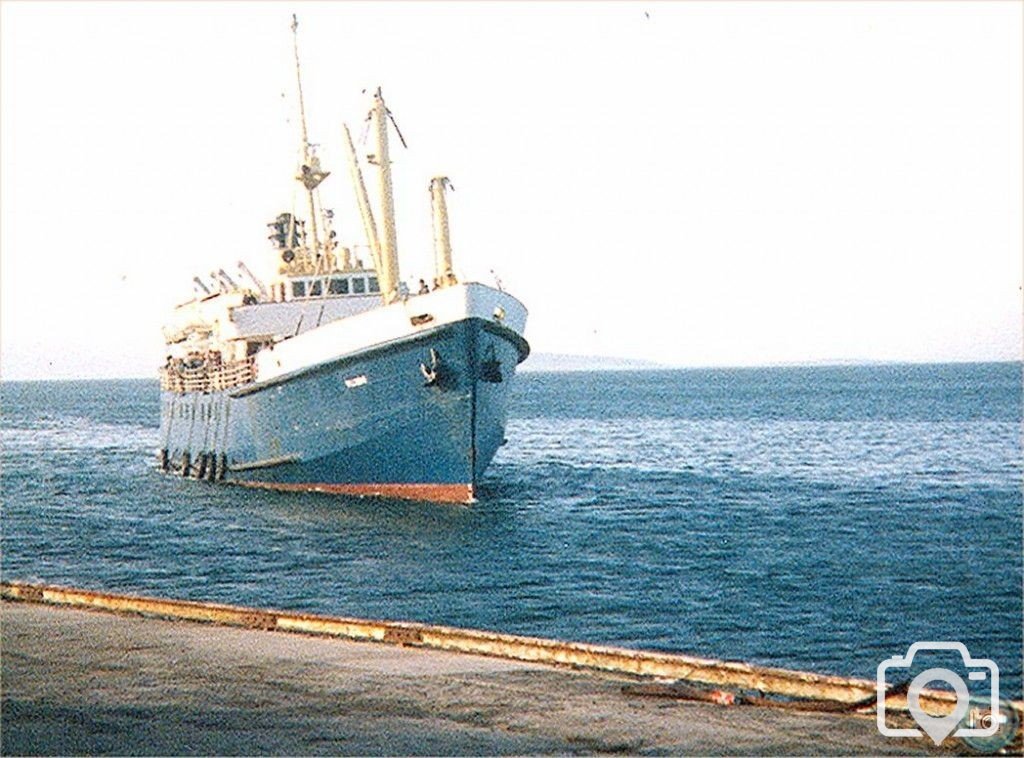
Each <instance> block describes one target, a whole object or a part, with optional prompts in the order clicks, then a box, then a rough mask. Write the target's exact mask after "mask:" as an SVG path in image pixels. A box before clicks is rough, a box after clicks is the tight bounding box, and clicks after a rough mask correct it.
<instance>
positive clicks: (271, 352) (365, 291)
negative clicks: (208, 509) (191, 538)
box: [159, 17, 530, 503]
mask: <svg viewBox="0 0 1024 758" xmlns="http://www.w3.org/2000/svg"><path fill="white" fill-rule="evenodd" d="M292 31H293V34H296V35H297V23H296V22H295V21H294V17H293V24H292ZM295 60H296V73H297V76H298V74H299V58H298V45H297V36H296V47H295ZM298 93H299V98H298V101H299V108H300V116H301V119H300V123H301V125H302V157H301V161H300V165H299V167H298V169H297V171H296V175H295V179H296V180H297V181H298V182H299V183H300V184H301V187H302V190H303V191H302V193H301V194H303V195H305V197H304V200H305V201H306V202H305V205H306V208H305V210H306V212H307V215H306V217H305V218H300V217H299V216H298V215H297V213H296V212H295V209H292V211H290V212H285V213H281V214H280V215H278V216H277V218H276V219H275V220H274V221H273V222H271V223H270V224H269V225H268V226H269V227H270V228H271V234H270V240H271V243H272V244H271V250H272V255H273V257H274V265H275V270H276V273H275V274H274V276H273V277H272V278H271V279H270V280H269V281H268V282H267V283H264V281H263V280H261V279H259V278H258V277H257V276H255V275H254V274H253V273H252V272H251V271H250V269H249V268H248V267H247V266H246V265H245V264H244V263H242V262H239V263H238V273H237V274H235V275H233V276H232V275H230V274H228V273H227V272H226V271H225V270H224V269H220V270H219V271H216V272H214V273H212V274H210V275H209V276H208V277H205V278H201V277H195V279H194V280H193V281H194V284H195V293H194V297H193V298H192V299H191V300H189V301H188V302H185V303H182V304H181V305H179V306H178V307H177V308H176V309H175V312H174V316H173V318H172V319H171V320H170V322H169V323H168V325H167V326H165V328H164V337H165V341H166V345H167V351H166V352H167V357H166V360H165V363H164V365H163V367H162V368H161V370H160V376H161V428H160V439H161V446H160V450H159V464H160V466H161V468H162V469H163V470H164V471H167V472H173V473H176V474H178V475H182V476H187V477H193V478H197V479H203V480H208V481H215V482H230V483H234V484H239V485H245V486H251V487H266V488H272V489H278V490H297V491H318V492H332V493H341V494H350V495H380V496H386V497H398V498H408V499H415V500H426V501H436V502H455V503H471V502H473V500H474V499H475V496H476V492H477V486H478V484H479V482H480V479H481V477H482V476H483V474H484V471H485V470H486V468H487V466H488V464H489V463H490V462H491V459H492V458H493V457H494V454H495V452H496V451H497V449H498V447H500V446H501V445H502V444H504V442H505V424H506V419H507V411H508V398H509V390H510V386H511V383H512V380H513V377H514V375H515V370H516V367H517V366H518V364H520V363H521V362H522V361H523V360H525V359H526V357H527V356H528V355H529V350H530V348H529V345H528V343H527V342H526V340H525V339H524V337H523V330H524V328H525V325H526V316H527V312H526V308H525V307H524V306H523V304H522V303H521V302H519V300H517V299H516V298H515V297H513V296H512V295H510V294H508V293H507V292H504V291H503V289H502V288H501V286H500V283H496V285H495V286H489V285H486V284H483V283H480V282H464V281H461V280H460V279H459V277H458V276H457V275H456V274H455V271H454V268H453V266H452V257H451V244H450V237H449V225H448V212H447V204H446V190H447V189H449V188H450V183H449V182H448V180H447V178H445V177H434V178H433V179H432V180H431V181H430V185H429V194H430V199H431V205H432V210H433V220H434V242H435V271H434V274H435V275H434V276H433V278H432V282H431V283H427V282H426V281H424V280H423V279H421V280H420V281H419V285H418V287H417V288H416V291H415V292H412V291H411V289H410V288H409V287H408V286H406V285H405V284H404V283H402V282H401V280H400V275H399V268H398V254H397V242H396V233H395V221H394V207H393V200H392V191H391V172H390V159H389V145H388V132H389V124H390V125H391V126H393V128H394V129H395V130H396V131H397V125H396V124H395V123H394V119H393V117H392V115H391V113H390V111H389V110H388V109H387V106H386V105H385V103H384V99H383V95H382V94H381V92H380V90H378V91H377V92H376V93H375V94H374V96H373V106H372V109H371V111H370V114H369V117H368V120H369V122H370V124H371V126H372V128H373V132H374V134H375V138H376V139H375V141H376V145H375V148H376V149H375V152H374V153H373V154H372V155H371V156H370V162H371V163H373V164H374V165H376V167H377V169H378V173H379V177H378V179H379V181H378V185H379V188H380V199H379V204H378V213H379V217H380V222H381V223H380V224H379V225H378V223H377V220H376V218H375V214H374V210H373V208H372V206H371V203H370V199H369V197H368V195H367V192H366V188H365V184H364V182H363V176H362V168H361V164H360V161H359V158H358V157H357V155H356V150H355V147H354V144H353V142H352V139H351V136H350V132H349V130H348V127H347V126H346V127H345V135H346V137H347V142H348V152H349V164H350V165H349V168H350V173H351V175H352V181H353V186H354V189H355V193H356V199H357V202H358V205H359V216H360V218H361V220H362V225H363V231H364V232H365V235H366V244H365V245H364V246H362V247H361V248H360V247H359V246H351V247H344V246H341V245H340V244H339V243H338V242H337V241H336V240H337V235H336V233H335V232H334V230H333V228H332V227H333V223H334V213H333V212H332V211H331V210H330V209H328V208H326V207H325V206H324V205H323V203H322V200H321V196H320V185H321V184H322V183H323V182H324V180H325V179H327V177H328V176H330V172H329V171H326V170H324V168H323V167H322V166H321V164H320V161H319V158H318V156H317V155H316V150H315V145H313V144H312V143H310V141H309V138H308V135H307V129H306V120H305V107H304V103H303V101H302V87H301V78H299V86H298ZM399 136H401V133H400V132H399ZM364 255H367V256H368V257H369V259H370V260H369V261H364V259H363V256H364Z"/></svg>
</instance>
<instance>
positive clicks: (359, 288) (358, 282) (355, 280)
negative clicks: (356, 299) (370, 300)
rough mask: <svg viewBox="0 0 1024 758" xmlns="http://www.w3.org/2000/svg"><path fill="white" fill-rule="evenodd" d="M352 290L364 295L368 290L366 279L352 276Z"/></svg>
mask: <svg viewBox="0 0 1024 758" xmlns="http://www.w3.org/2000/svg"><path fill="white" fill-rule="evenodd" d="M352 292H354V293H355V294H357V295H362V294H363V293H365V292H366V280H365V279H364V278H363V277H361V276H354V277H352Z"/></svg>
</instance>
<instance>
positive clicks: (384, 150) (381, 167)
mask: <svg viewBox="0 0 1024 758" xmlns="http://www.w3.org/2000/svg"><path fill="white" fill-rule="evenodd" d="M389 115H390V114H389V113H388V109H387V106H386V105H384V97H383V96H382V95H381V92H380V88H379V87H378V88H377V91H376V92H375V93H374V95H373V109H372V110H371V111H370V116H371V118H372V120H373V125H374V127H375V131H376V134H377V153H376V156H375V158H376V162H377V168H378V171H379V172H380V213H381V224H382V226H383V232H384V235H383V236H384V239H383V240H382V244H381V256H380V257H381V269H382V270H381V271H380V272H379V274H380V278H381V291H382V292H383V294H384V302H385V303H389V302H391V301H393V300H394V299H395V298H397V296H398V279H399V274H398V240H397V232H396V231H395V200H394V197H393V195H392V192H391V158H390V157H389V155H388V117H389ZM399 136H401V135H399Z"/></svg>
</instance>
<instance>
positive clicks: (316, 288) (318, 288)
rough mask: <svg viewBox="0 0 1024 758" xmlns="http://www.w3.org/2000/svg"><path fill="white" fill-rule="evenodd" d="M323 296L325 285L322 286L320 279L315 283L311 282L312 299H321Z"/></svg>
mask: <svg viewBox="0 0 1024 758" xmlns="http://www.w3.org/2000/svg"><path fill="white" fill-rule="evenodd" d="M322 294H323V285H322V284H321V282H320V280H319V279H317V280H316V281H314V282H310V283H309V296H310V297H319V296H320V295H322Z"/></svg>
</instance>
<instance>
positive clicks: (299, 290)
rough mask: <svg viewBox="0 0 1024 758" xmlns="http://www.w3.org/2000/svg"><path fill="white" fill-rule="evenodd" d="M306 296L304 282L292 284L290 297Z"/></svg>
mask: <svg viewBox="0 0 1024 758" xmlns="http://www.w3.org/2000/svg"><path fill="white" fill-rule="evenodd" d="M305 296H306V283H305V282H292V297H305Z"/></svg>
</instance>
